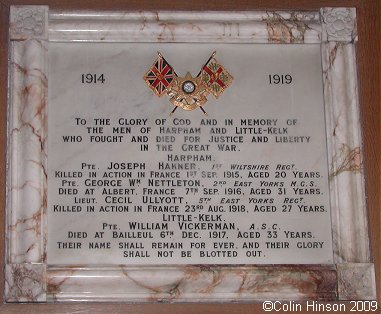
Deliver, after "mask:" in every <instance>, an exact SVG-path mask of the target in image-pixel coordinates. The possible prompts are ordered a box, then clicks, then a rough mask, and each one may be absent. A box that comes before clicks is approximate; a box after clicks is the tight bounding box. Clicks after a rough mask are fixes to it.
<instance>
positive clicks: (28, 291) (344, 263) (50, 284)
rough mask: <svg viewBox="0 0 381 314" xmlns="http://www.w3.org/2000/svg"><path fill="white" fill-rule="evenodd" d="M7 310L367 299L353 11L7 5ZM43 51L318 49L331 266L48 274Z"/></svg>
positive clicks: (368, 264)
mask: <svg viewBox="0 0 381 314" xmlns="http://www.w3.org/2000/svg"><path fill="white" fill-rule="evenodd" d="M9 32H10V46H9V47H10V49H9V50H10V51H9V77H8V80H9V83H8V87H9V88H8V120H7V121H8V137H7V139H8V143H7V196H6V199H7V204H6V256H5V259H6V261H5V281H6V282H5V301H6V302H60V301H118V302H120V301H125V302H215V301H216V302H254V301H261V300H326V301H335V300H374V299H375V298H376V292H375V274H374V264H373V262H372V259H371V254H370V245H369V234H368V221H367V210H366V198H365V190H364V169H363V157H362V137H361V127H360V126H361V124H360V117H359V101H358V83H357V76H356V75H357V74H356V42H357V34H356V11H355V9H353V8H322V9H320V11H311V12H308V11H305V12H302V11H300V12H299V11H292V12H291V11H290V12H287V11H277V12H272V11H271V12H270V11H261V12H259V11H248V12H169V11H163V12H90V11H86V12H85V11H70V12H65V11H50V10H49V8H48V7H47V6H12V7H11V11H10V29H9ZM50 41H60V42H71V41H90V42H158V41H159V42H180V41H181V42H211V41H212V42H227V43H237V42H243V43H253V44H255V43H280V44H287V43H299V44H308V43H320V45H321V52H322V60H321V62H322V68H323V85H324V101H325V114H326V123H327V124H326V130H327V142H328V160H329V172H330V173H329V177H330V179H329V184H330V198H331V210H332V230H333V246H334V252H333V253H334V264H333V265H276V266H274V265H244V266H234V265H224V266H219V265H186V266H140V267H136V266H134V267H129V266H126V265H118V266H107V265H105V266H102V267H100V266H94V265H88V266H87V267H83V266H81V267H78V266H75V265H72V266H70V267H55V266H52V265H47V264H46V241H47V239H46V230H47V227H48V226H47V223H46V221H47V220H46V215H47V171H46V169H47V168H46V167H47V156H48V152H47V136H48V130H47V115H48V103H47V91H48V77H47V73H48V72H47V57H48V49H49V42H50Z"/></svg>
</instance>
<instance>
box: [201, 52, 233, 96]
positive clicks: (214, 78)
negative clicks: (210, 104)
mask: <svg viewBox="0 0 381 314" xmlns="http://www.w3.org/2000/svg"><path fill="white" fill-rule="evenodd" d="M201 80H202V82H203V84H204V85H205V87H206V88H207V89H208V90H209V91H210V92H211V93H212V94H213V95H214V97H216V98H218V97H220V96H221V94H222V93H223V91H224V90H225V89H226V88H227V87H228V86H229V85H230V84H231V82H232V81H233V77H232V76H231V75H230V74H229V72H228V71H226V70H225V68H224V67H223V66H222V65H220V64H219V63H218V62H217V60H216V58H214V57H212V58H210V60H209V61H208V62H207V63H206V64H205V65H204V67H203V68H202V70H201Z"/></svg>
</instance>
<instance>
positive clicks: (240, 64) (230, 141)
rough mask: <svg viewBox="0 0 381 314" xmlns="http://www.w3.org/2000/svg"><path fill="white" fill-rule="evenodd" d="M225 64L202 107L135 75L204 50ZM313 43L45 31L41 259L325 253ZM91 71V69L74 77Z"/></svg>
mask: <svg viewBox="0 0 381 314" xmlns="http://www.w3.org/2000/svg"><path fill="white" fill-rule="evenodd" d="M214 50H216V51H217V54H216V58H217V60H218V61H219V62H220V63H221V64H222V65H223V66H224V67H225V68H226V69H227V70H228V71H229V73H231V75H233V77H234V80H233V83H232V85H231V86H229V88H228V89H227V90H226V91H224V93H223V94H222V95H221V96H220V97H219V98H218V99H215V98H214V97H213V96H212V95H211V94H210V95H209V96H208V98H209V101H208V103H207V104H206V105H205V106H204V107H203V108H204V109H205V110H206V111H207V113H208V116H205V115H204V114H203V113H202V111H201V110H199V109H196V110H193V111H184V110H182V109H181V108H179V109H178V110H177V111H176V112H175V113H174V114H173V115H172V116H171V117H170V116H169V113H170V112H171V110H172V108H173V105H171V104H170V102H169V98H168V97H167V96H166V95H164V96H163V97H161V98H158V97H157V96H155V95H154V93H153V92H152V91H151V90H150V89H149V88H147V85H146V84H145V83H144V81H143V79H142V76H143V75H144V73H145V72H146V71H147V70H148V68H149V67H150V66H151V64H152V62H153V61H154V60H155V58H156V57H157V53H156V51H161V53H162V54H163V56H165V58H166V60H167V61H168V62H169V63H170V64H171V65H172V66H173V67H174V69H175V71H176V72H177V75H179V76H185V74H186V73H187V72H188V71H189V72H190V73H191V74H192V75H193V76H196V75H197V73H198V72H199V70H200V68H201V67H202V65H203V64H204V63H205V62H206V60H207V59H208V57H209V56H210V54H211V53H212V52H213V51H214ZM320 59H321V57H320V46H319V45H317V44H311V45H303V46H300V45H255V46H253V45H250V44H240V45H226V44H213V45H208V44H155V45H152V44H144V43H123V44H122V43H110V44H100V43H91V44H90V43H72V44H62V43H52V44H50V47H49V78H50V82H49V130H51V133H49V171H48V178H49V179H48V182H49V185H48V226H49V228H48V255H47V257H48V263H49V264H89V263H92V264H104V263H107V264H327V263H332V234H331V219H330V205H329V193H328V169H327V148H326V136H325V134H326V131H325V120H324V104H323V96H322V95H323V93H322V70H321V62H320ZM87 74H90V75H91V77H90V76H88V77H90V79H91V80H96V79H95V77H101V78H100V79H99V80H96V81H94V82H90V83H86V82H83V81H82V75H87Z"/></svg>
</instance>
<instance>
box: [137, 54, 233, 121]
mask: <svg viewBox="0 0 381 314" xmlns="http://www.w3.org/2000/svg"><path fill="white" fill-rule="evenodd" d="M158 54H159V57H158V58H157V59H156V60H155V62H154V63H153V64H152V66H151V67H150V68H149V69H148V71H147V72H146V74H145V76H144V77H143V79H144V81H145V82H146V84H147V86H148V87H149V88H151V89H152V90H153V91H154V93H155V94H156V95H157V96H159V97H161V96H162V95H163V94H164V93H167V95H168V96H169V97H170V99H169V101H170V102H171V103H172V104H173V105H174V106H175V108H174V109H173V110H172V112H171V114H173V113H174V112H175V110H176V109H177V108H179V107H180V108H182V109H184V110H187V111H189V110H194V109H196V108H200V109H201V110H202V112H203V113H204V114H206V112H205V110H204V109H203V107H202V106H204V105H205V104H206V102H207V101H208V99H207V96H208V95H209V93H212V94H213V95H214V96H215V97H216V98H218V97H219V96H220V95H221V94H222V93H223V91H224V90H225V89H226V88H227V87H228V86H229V85H230V84H231V83H232V81H233V76H231V75H230V74H229V72H228V71H227V70H226V69H225V68H224V67H222V66H221V65H220V64H219V63H218V62H217V60H216V58H215V57H214V56H215V54H216V52H214V53H213V54H212V55H211V57H210V58H209V59H208V61H207V62H206V63H205V64H204V66H203V67H202V68H201V70H200V72H199V74H198V75H197V76H196V77H192V75H191V74H190V73H189V72H188V73H187V74H186V75H185V77H180V76H178V75H177V74H176V72H175V71H174V69H173V68H172V67H171V66H170V64H169V63H168V62H167V60H165V59H164V57H163V56H162V54H161V53H160V52H159V53H158Z"/></svg>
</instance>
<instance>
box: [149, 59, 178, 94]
mask: <svg viewBox="0 0 381 314" xmlns="http://www.w3.org/2000/svg"><path fill="white" fill-rule="evenodd" d="M173 78H174V71H173V68H172V67H171V66H170V65H169V64H168V62H167V61H166V60H165V59H164V58H163V56H162V55H161V54H159V56H158V57H157V59H156V60H155V62H154V63H153V64H152V66H151V67H150V68H149V70H148V71H147V73H146V74H145V75H144V81H145V82H146V84H147V85H148V87H149V88H151V89H152V90H153V92H154V93H155V94H156V95H158V96H159V97H161V96H163V95H164V94H165V92H166V91H167V88H168V87H169V86H170V85H171V83H172V82H173Z"/></svg>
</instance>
